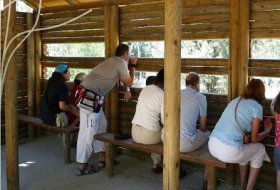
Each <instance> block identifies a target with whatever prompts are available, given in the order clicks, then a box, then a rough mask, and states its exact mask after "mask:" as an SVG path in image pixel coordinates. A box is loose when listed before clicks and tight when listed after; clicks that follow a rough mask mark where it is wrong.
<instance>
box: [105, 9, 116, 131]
mask: <svg viewBox="0 0 280 190" xmlns="http://www.w3.org/2000/svg"><path fill="white" fill-rule="evenodd" d="M104 15H105V50H106V52H105V54H106V58H109V57H111V56H114V55H115V50H116V48H117V46H118V44H119V7H118V6H116V5H115V6H106V7H105V13H104ZM118 105H119V104H118V85H116V86H115V87H114V88H113V89H112V91H111V92H110V94H109V97H108V98H107V99H106V114H107V118H108V119H109V126H110V131H111V132H113V133H116V132H118V131H119V128H118V126H119V121H118V111H119V108H118Z"/></svg>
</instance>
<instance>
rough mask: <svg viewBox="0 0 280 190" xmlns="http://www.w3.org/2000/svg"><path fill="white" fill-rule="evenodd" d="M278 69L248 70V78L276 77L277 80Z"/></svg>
mask: <svg viewBox="0 0 280 190" xmlns="http://www.w3.org/2000/svg"><path fill="white" fill-rule="evenodd" d="M279 71H280V70H279V69H268V68H249V76H260V77H277V78H279Z"/></svg>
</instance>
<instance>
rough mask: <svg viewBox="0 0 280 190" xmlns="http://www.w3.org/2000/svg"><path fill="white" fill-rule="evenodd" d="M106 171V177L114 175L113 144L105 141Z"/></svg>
mask: <svg viewBox="0 0 280 190" xmlns="http://www.w3.org/2000/svg"><path fill="white" fill-rule="evenodd" d="M106 171H107V175H108V177H113V175H114V164H113V145H112V144H109V143H106Z"/></svg>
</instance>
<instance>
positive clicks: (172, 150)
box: [163, 0, 182, 190]
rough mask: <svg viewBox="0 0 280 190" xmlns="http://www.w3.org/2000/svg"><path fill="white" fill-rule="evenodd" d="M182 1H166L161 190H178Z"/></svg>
mask: <svg viewBox="0 0 280 190" xmlns="http://www.w3.org/2000/svg"><path fill="white" fill-rule="evenodd" d="M181 21H182V2H181V1H180V0H166V1H165V36H164V37H165V58H164V81H165V82H164V154H163V167H164V170H163V189H164V190H171V189H172V190H173V189H174V190H176V189H179V168H180V159H179V133H180V77H181V76H180V75H181ZM170 92H172V93H170Z"/></svg>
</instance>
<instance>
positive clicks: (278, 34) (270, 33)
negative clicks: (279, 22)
mask: <svg viewBox="0 0 280 190" xmlns="http://www.w3.org/2000/svg"><path fill="white" fill-rule="evenodd" d="M250 36H251V39H256V38H264V39H270V38H280V30H263V31H252V32H250Z"/></svg>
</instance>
